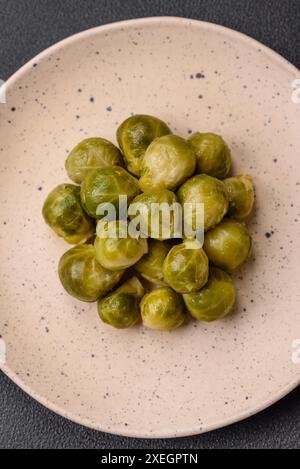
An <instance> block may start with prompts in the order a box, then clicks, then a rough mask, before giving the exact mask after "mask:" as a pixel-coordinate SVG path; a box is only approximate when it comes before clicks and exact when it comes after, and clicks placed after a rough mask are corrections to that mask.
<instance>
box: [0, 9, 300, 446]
mask: <svg viewBox="0 0 300 469" xmlns="http://www.w3.org/2000/svg"><path fill="white" fill-rule="evenodd" d="M299 75H300V73H299V72H298V71H297V70H296V69H295V68H294V67H293V66H292V65H290V64H289V63H287V62H286V61H285V60H284V59H283V58H281V57H279V56H278V55H277V54H275V53H274V52H272V51H271V50H269V49H267V48H266V47H264V46H262V45H261V44H259V43H257V42H255V41H254V40H252V39H250V38H248V37H245V36H243V35H241V34H238V33H236V32H234V31H231V30H228V29H225V28H223V27H220V26H216V25H213V24H208V23H201V22H198V21H191V20H186V19H180V18H150V19H140V20H134V21H126V22H122V23H116V24H113V25H107V26H104V27H100V28H96V29H92V30H90V31H86V32H83V33H81V34H78V35H76V36H74V37H71V38H70V39H67V40H65V41H63V42H61V43H59V44H57V45H55V46H54V47H51V48H50V49H48V50H46V51H45V52H43V53H42V54H40V55H39V56H38V57H37V58H35V59H34V60H32V61H31V62H29V63H28V64H27V65H25V66H24V67H23V68H22V69H21V70H20V71H18V72H17V73H16V74H15V75H14V76H13V77H12V78H11V79H10V80H9V81H8V83H7V96H6V98H7V102H6V104H1V105H0V125H1V127H0V168H1V187H0V209H1V210H0V217H1V218H0V223H1V267H0V269H1V278H0V288H1V313H0V333H1V336H2V341H3V340H4V341H5V343H6V364H4V365H3V367H2V369H3V370H4V372H5V373H6V374H7V375H8V376H9V377H11V378H12V379H13V380H14V381H15V382H16V383H17V384H18V385H19V386H20V387H21V388H22V389H24V390H25V391H26V392H28V393H29V394H30V395H31V396H33V397H34V398H35V399H37V400H38V401H40V402H42V403H43V404H44V405H46V406H47V407H49V408H50V409H52V410H54V411H55V412H58V413H59V414H61V415H63V416H65V417H68V418H70V419H72V420H74V421H76V422H79V423H81V424H84V425H87V426H90V427H93V428H96V429H99V430H104V431H107V432H112V433H117V434H123V435H131V436H139V437H171V436H179V435H190V434H196V433H200V432H204V431H207V430H211V429H214V428H217V427H220V426H223V425H227V424H229V423H231V422H234V421H237V420H239V419H242V418H245V417H247V416H250V415H251V414H253V413H255V412H257V411H259V410H261V409H263V408H265V407H266V406H268V405H270V404H271V403H273V402H274V401H276V400H278V399H279V398H281V397H282V396H284V395H285V394H286V393H287V392H288V391H290V390H292V389H293V388H294V387H295V386H296V385H297V384H299V382H300V363H299V364H297V363H298V355H297V351H296V350H295V349H294V350H293V347H297V342H295V340H296V339H300V321H299V319H300V294H299V278H300V253H299V239H300V207H299V194H300V174H299V173H300V171H299V154H300V140H299V122H300V104H297V93H296V92H294V95H293V97H292V93H293V89H292V82H293V80H295V79H297V78H299ZM292 98H294V99H292ZM130 113H149V114H154V115H156V116H158V117H160V118H162V119H163V120H165V121H167V122H168V123H169V124H170V126H171V128H172V129H173V131H174V132H177V133H179V134H180V135H182V136H187V135H188V133H190V132H191V131H196V130H202V131H206V130H211V131H215V132H218V133H221V134H222V135H223V136H224V137H225V139H226V140H227V141H228V142H229V144H230V146H231V148H232V153H233V159H234V169H235V173H236V174H238V173H251V174H253V175H254V177H255V185H256V193H257V203H256V210H255V216H254V218H253V219H252V220H251V223H250V230H251V233H252V235H253V252H254V255H253V258H252V259H251V260H250V261H249V262H248V264H247V265H245V267H244V268H243V270H241V271H240V272H239V273H238V274H237V275H236V282H237V288H238V303H237V307H236V311H235V313H234V314H233V315H232V316H231V317H230V318H228V319H226V320H223V321H220V322H217V323H214V324H210V325H206V324H204V323H196V322H192V321H191V322H189V323H188V324H187V325H186V326H185V327H182V328H180V329H179V330H177V331H175V332H170V333H168V332H163V333H158V332H152V331H150V330H145V329H144V328H143V327H141V326H138V327H135V328H133V329H131V330H125V331H118V330H114V329H112V328H110V327H108V326H106V325H104V324H102V323H101V322H100V321H99V319H98V316H97V312H96V305H95V304H85V303H80V302H78V301H75V300H74V299H72V298H71V297H69V296H68V295H67V294H66V293H65V292H64V291H63V289H62V287H61V285H60V283H59V280H58V276H57V272H56V267H57V262H58V260H59V257H60V255H61V254H62V253H63V252H64V251H65V250H66V249H67V246H66V245H65V243H64V242H63V241H62V240H60V239H58V238H57V237H55V236H54V235H53V233H52V232H50V230H49V229H48V227H47V226H46V225H45V224H44V222H43V220H42V217H41V207H42V204H43V201H44V199H45V197H46V195H47V193H48V192H49V191H50V190H51V189H52V188H53V187H54V186H55V185H57V184H58V183H59V182H62V181H66V179H67V178H66V174H65V171H64V160H65V157H66V155H67V153H68V151H69V150H70V149H71V148H72V147H73V146H74V145H75V144H76V143H77V142H78V141H79V140H81V139H83V138H84V137H87V136H103V137H106V138H108V139H112V140H115V130H116V127H117V125H118V124H119V123H120V122H121V121H122V120H123V119H124V118H126V117H127V116H128V115H129V114H130ZM2 346H3V342H2Z"/></svg>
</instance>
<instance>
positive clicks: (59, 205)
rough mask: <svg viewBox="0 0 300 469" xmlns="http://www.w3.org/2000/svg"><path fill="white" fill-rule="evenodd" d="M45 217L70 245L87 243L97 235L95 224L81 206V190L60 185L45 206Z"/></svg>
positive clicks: (69, 185) (67, 185)
mask: <svg viewBox="0 0 300 469" xmlns="http://www.w3.org/2000/svg"><path fill="white" fill-rule="evenodd" d="M42 212H43V217H44V220H45V222H46V223H47V225H49V226H50V227H51V228H52V230H53V231H55V233H56V234H57V235H58V236H60V237H61V238H63V239H64V240H65V241H66V242H67V243H69V244H77V243H80V242H83V241H86V240H87V239H88V238H90V237H91V236H93V234H94V233H95V224H94V222H93V220H92V219H91V218H89V217H88V216H87V215H86V213H85V212H84V211H83V209H82V207H81V204H80V188H79V187H78V186H74V185H73V184H60V185H59V186H57V187H56V188H55V189H53V191H51V192H50V194H49V195H48V197H47V198H46V200H45V203H44V205H43V211H42Z"/></svg>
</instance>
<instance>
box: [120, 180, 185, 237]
mask: <svg viewBox="0 0 300 469" xmlns="http://www.w3.org/2000/svg"><path fill="white" fill-rule="evenodd" d="M152 204H159V205H155V206H154V205H152ZM160 204H164V205H163V206H162V205H160ZM176 204H178V202H177V198H176V195H175V194H174V192H171V191H168V190H167V189H156V190H152V191H149V192H144V193H142V194H139V195H138V196H137V197H135V199H133V201H132V203H131V205H130V206H129V209H128V213H129V217H130V218H131V219H134V218H135V217H137V219H139V220H140V223H139V229H140V231H141V233H143V234H145V235H147V236H149V237H151V238H154V239H159V240H161V241H162V240H164V239H170V238H173V237H179V236H181V235H180V234H179V232H178V228H179V227H180V225H181V217H182V214H181V211H180V212H179V211H178V206H177V205H176ZM178 205H179V204H178ZM162 207H165V208H166V209H167V210H166V211H165V210H164V208H162ZM172 207H173V208H172ZM179 208H180V205H179ZM133 213H135V215H133Z"/></svg>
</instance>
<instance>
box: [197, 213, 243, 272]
mask: <svg viewBox="0 0 300 469" xmlns="http://www.w3.org/2000/svg"><path fill="white" fill-rule="evenodd" d="M203 247H204V250H205V252H206V254H207V256H208V258H209V260H210V261H211V262H212V263H213V264H214V265H216V266H217V267H220V268H221V269H224V270H227V271H228V272H232V271H233V270H235V269H237V268H238V267H239V266H240V265H241V264H242V263H243V262H244V261H245V260H246V259H247V257H248V256H249V253H250V249H251V237H250V235H249V233H248V230H247V228H246V225H245V224H244V223H242V222H239V221H237V220H231V219H228V220H224V221H222V223H220V224H219V225H218V226H216V227H215V228H214V229H212V230H211V231H209V232H208V233H206V236H205V240H204V246H203Z"/></svg>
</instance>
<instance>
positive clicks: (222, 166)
mask: <svg viewBox="0 0 300 469" xmlns="http://www.w3.org/2000/svg"><path fill="white" fill-rule="evenodd" d="M188 141H189V142H190V144H191V145H192V147H193V149H194V151H195V153H196V156H197V170H198V172H199V173H205V174H209V175H210V176H214V177H216V178H219V179H224V178H226V177H227V176H228V174H229V173H230V169H231V154H230V150H229V148H228V146H227V144H226V143H225V142H224V140H223V138H222V137H220V135H217V134H213V133H200V132H196V133H194V134H193V135H191V136H190V137H189V139H188Z"/></svg>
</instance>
